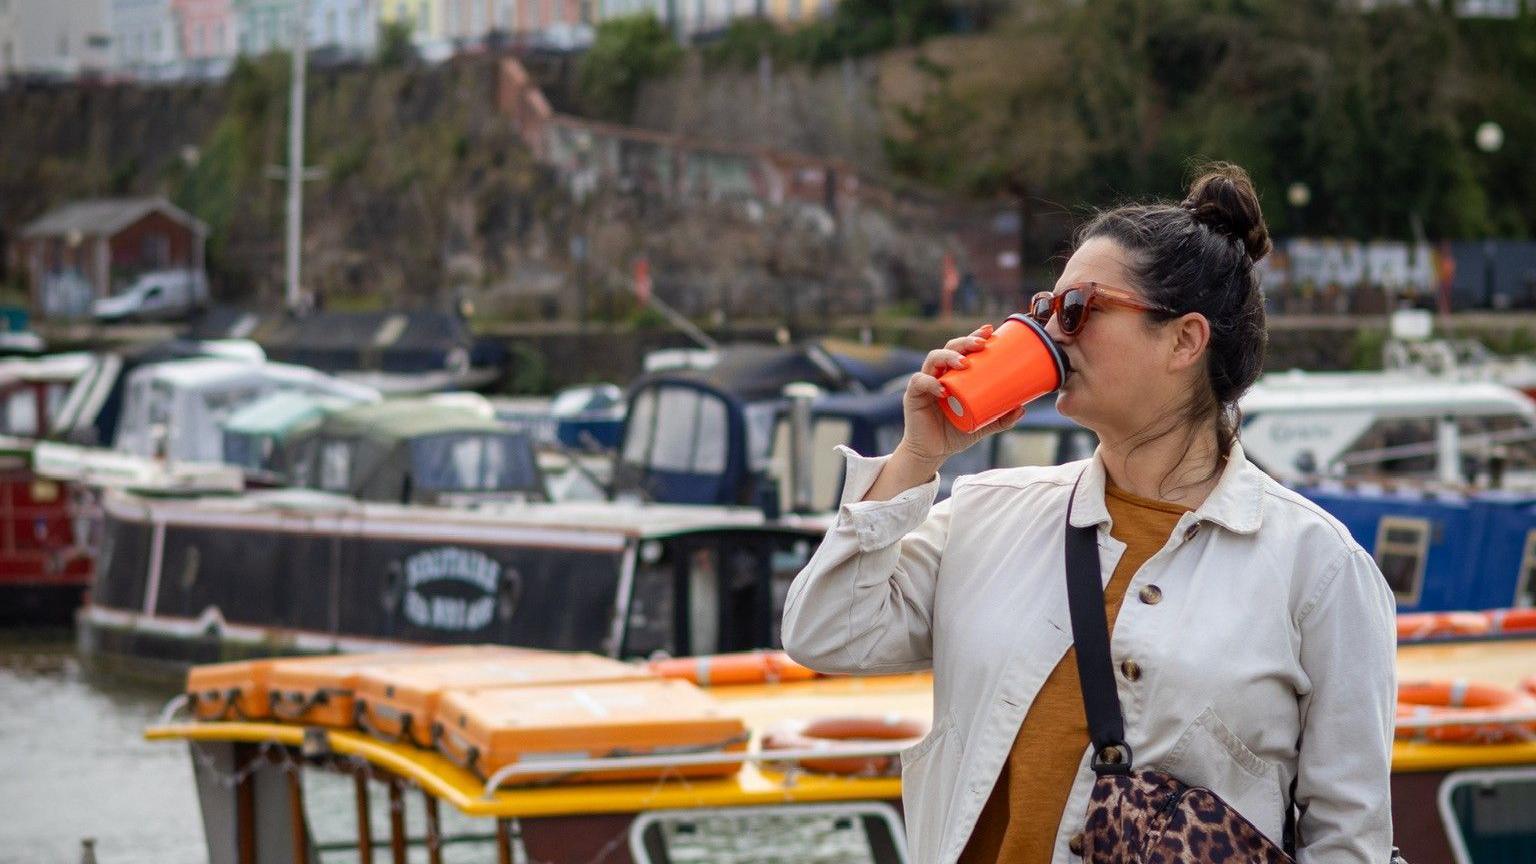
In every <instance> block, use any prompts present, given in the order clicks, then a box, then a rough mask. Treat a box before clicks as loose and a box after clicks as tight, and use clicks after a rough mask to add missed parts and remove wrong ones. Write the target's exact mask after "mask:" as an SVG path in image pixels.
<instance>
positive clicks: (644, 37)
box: [577, 13, 683, 123]
mask: <svg viewBox="0 0 1536 864" xmlns="http://www.w3.org/2000/svg"><path fill="white" fill-rule="evenodd" d="M682 56H683V52H682V49H681V48H679V47H678V45H677V43H676V42H674V41H673V40H672V36H671V34H669V33H668V32H667V30H666V28H665V27H663V26H662V24H661V22H660V21H658V20H657V19H656V16H655V15H652V14H650V13H647V14H645V15H636V16H633V17H629V18H616V19H613V20H611V21H604V22H602V23H601V24H599V25H597V33H596V34H595V36H594V37H593V40H592V47H591V49H589V50H588V51H587V53H586V55H585V56H584V57H582V59H581V66H580V67H579V70H578V72H577V81H578V85H577V86H578V88H579V89H580V92H581V98H582V102H583V103H584V105H585V106H586V108H587V109H588V111H589V112H590V113H591V114H593V115H595V116H598V117H602V118H604V119H607V120H612V121H615V122H620V123H627V122H629V121H630V119H631V117H632V116H633V115H634V110H635V99H636V97H637V96H638V95H639V92H640V85H641V83H642V82H644V81H645V79H647V78H653V77H660V76H662V75H665V74H668V73H670V72H672V71H673V70H674V69H676V68H677V66H678V63H679V61H681V59H682Z"/></svg>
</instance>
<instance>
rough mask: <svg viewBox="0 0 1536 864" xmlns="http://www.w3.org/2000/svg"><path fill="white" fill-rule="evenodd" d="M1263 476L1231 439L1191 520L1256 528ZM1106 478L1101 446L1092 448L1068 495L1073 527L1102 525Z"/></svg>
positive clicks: (1260, 512) (1241, 531)
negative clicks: (1222, 464) (1071, 494)
mask: <svg viewBox="0 0 1536 864" xmlns="http://www.w3.org/2000/svg"><path fill="white" fill-rule="evenodd" d="M1264 477H1265V475H1264V472H1262V471H1260V470H1259V469H1258V467H1257V466H1255V465H1254V464H1253V463H1251V462H1249V461H1248V457H1246V456H1245V455H1243V445H1241V444H1238V443H1237V442H1233V444H1232V452H1231V454H1229V455H1228V456H1227V464H1226V466H1225V467H1224V468H1222V471H1221V477H1220V478H1219V479H1217V481H1216V487H1215V488H1214V489H1212V490H1211V494H1210V495H1208V496H1206V499H1205V502H1204V503H1202V504H1201V505H1200V506H1199V507H1198V508H1197V509H1196V510H1195V514H1194V518H1195V521H1197V522H1213V523H1215V524H1217V525H1220V526H1222V527H1223V528H1226V529H1227V530H1229V531H1234V532H1236V533H1238V534H1251V533H1253V532H1254V531H1257V530H1259V523H1260V522H1261V521H1263V515H1264ZM1108 478H1109V475H1108V473H1107V472H1106V471H1105V469H1104V457H1103V455H1102V448H1101V450H1095V451H1094V453H1093V458H1092V459H1090V460H1088V463H1087V468H1086V470H1084V472H1083V474H1082V480H1081V481H1080V482H1079V483H1078V484H1077V494H1076V497H1074V498H1073V499H1072V520H1071V521H1072V525H1073V526H1074V527H1077V528H1082V527H1085V526H1088V525H1102V524H1104V523H1106V522H1108V521H1109V509H1108V508H1107V507H1105V505H1104V488H1105V486H1106V485H1107V484H1108Z"/></svg>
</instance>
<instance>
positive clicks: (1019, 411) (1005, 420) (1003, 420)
mask: <svg viewBox="0 0 1536 864" xmlns="http://www.w3.org/2000/svg"><path fill="white" fill-rule="evenodd" d="M1023 417H1024V406H1023V405H1020V406H1019V407H1017V408H1015V409H1013V410H1012V411H1009V412H1008V413H1007V414H1004V415H1003V416H1001V417H999V418H997V419H996V420H993V421H992V422H991V423H988V424H987V425H986V426H983V427H982V428H981V434H982V435H991V434H992V433H993V432H1001V431H1003V430H1004V429H1007V428H1009V427H1011V426H1013V424H1015V423H1017V422H1019V420H1021V419H1023Z"/></svg>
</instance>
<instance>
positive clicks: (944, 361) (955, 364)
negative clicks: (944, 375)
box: [922, 348, 968, 375]
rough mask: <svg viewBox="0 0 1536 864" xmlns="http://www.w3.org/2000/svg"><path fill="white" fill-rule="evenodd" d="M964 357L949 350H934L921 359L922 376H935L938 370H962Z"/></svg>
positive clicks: (964, 361)
mask: <svg viewBox="0 0 1536 864" xmlns="http://www.w3.org/2000/svg"><path fill="white" fill-rule="evenodd" d="M966 365H968V364H967V363H966V360H965V355H964V354H962V353H960V352H959V351H956V350H953V349H950V348H935V349H934V350H932V351H929V352H928V356H927V357H925V358H924V359H923V371H922V374H924V375H937V374H938V372H939V370H940V369H964V368H965V367H966Z"/></svg>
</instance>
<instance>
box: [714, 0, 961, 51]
mask: <svg viewBox="0 0 1536 864" xmlns="http://www.w3.org/2000/svg"><path fill="white" fill-rule="evenodd" d="M955 17H956V16H955V12H954V10H952V9H951V8H950V7H949V6H947V5H946V3H945V2H944V0H841V2H839V3H838V4H837V5H836V6H834V7H833V11H832V14H831V15H829V16H828V17H826V18H824V19H822V20H819V21H815V22H812V23H810V24H805V25H802V26H799V27H795V28H793V29H787V30H786V29H780V28H779V27H777V26H775V25H774V24H773V23H772V22H770V21H768V20H766V19H763V18H739V19H737V20H735V21H733V22H731V24H730V26H729V27H727V28H726V31H725V34H724V35H723V36H722V37H721V38H720V39H719V40H718V41H716V42H714V43H712V44H710V45H708V46H707V47H705V48H704V58H705V61H706V62H708V63H709V64H710V65H711V66H715V67H721V66H735V67H737V68H751V67H753V66H755V65H756V64H757V63H758V58H759V57H762V56H764V55H766V56H768V57H771V58H773V59H774V60H777V61H780V62H797V63H806V64H810V65H813V66H819V65H825V64H827V63H835V62H838V61H840V60H843V59H845V58H849V57H861V56H864V55H868V54H874V53H877V52H879V51H885V50H888V49H891V48H898V47H902V46H906V45H916V44H918V43H920V42H922V41H923V40H925V39H928V38H930V37H933V36H936V35H939V34H941V33H946V32H949V31H950V30H951V29H952V24H953V22H954V20H955Z"/></svg>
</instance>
